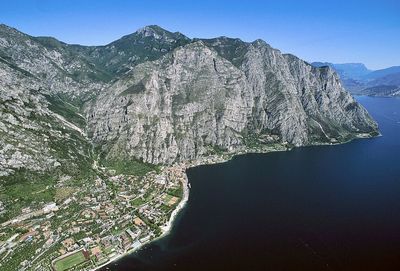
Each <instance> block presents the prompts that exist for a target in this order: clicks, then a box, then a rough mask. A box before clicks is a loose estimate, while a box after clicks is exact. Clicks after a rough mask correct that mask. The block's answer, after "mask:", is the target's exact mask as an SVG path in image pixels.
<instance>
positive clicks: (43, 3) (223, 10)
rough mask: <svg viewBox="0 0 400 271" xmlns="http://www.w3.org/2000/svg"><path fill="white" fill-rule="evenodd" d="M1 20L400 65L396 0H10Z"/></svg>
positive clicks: (71, 37) (62, 33) (78, 37)
mask: <svg viewBox="0 0 400 271" xmlns="http://www.w3.org/2000/svg"><path fill="white" fill-rule="evenodd" d="M0 22H1V23H5V24H7V25H10V26H13V27H15V28H17V29H19V30H21V31H23V32H25V33H28V34H30V35H34V36H53V37H56V38H58V39H60V40H62V41H65V42H68V43H79V44H85V45H101V44H107V43H109V42H111V41H113V40H115V39H118V38H120V37H121V36H123V35H126V34H129V33H132V32H134V31H135V30H137V29H138V28H140V27H142V26H145V25H150V24H157V25H160V26H161V27H163V28H166V29H168V30H170V31H180V32H182V33H183V34H185V35H187V36H189V37H202V38H208V37H216V36H230V37H238V38H241V39H243V40H245V41H252V40H255V39H257V38H261V39H263V40H265V41H266V42H268V43H269V44H271V45H272V46H273V47H275V48H278V49H280V50H281V51H282V52H285V53H292V54H295V55H297V56H299V57H301V58H302V59H304V60H307V61H329V62H334V63H343V62H362V63H365V64H366V65H367V67H369V68H371V69H379V68H385V67H388V66H394V65H400V1H399V0H376V1H369V0H364V1H354V0H347V1H342V0H332V1H328V0H319V1H311V0H305V1H301V0H299V1H296V0H293V1H284V0H281V1H278V0H273V1H270V0H264V1H257V0H254V1H245V0H241V1H236V0H229V1H228V0H221V1H217V0H214V1H211V0H201V1H190V0H186V1H184V0H174V1H168V0H164V1H158V0H157V1H150V0H148V1H145V0H143V1H127V0H126V1H123V0H109V1H102V0H80V1H79V0H64V1H61V0H29V1H28V0H26V1H23V0H9V1H2V3H1V11H0Z"/></svg>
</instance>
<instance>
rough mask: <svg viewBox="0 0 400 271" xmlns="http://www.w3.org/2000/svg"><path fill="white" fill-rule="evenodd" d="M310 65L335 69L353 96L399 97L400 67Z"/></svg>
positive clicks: (360, 64)
mask: <svg viewBox="0 0 400 271" xmlns="http://www.w3.org/2000/svg"><path fill="white" fill-rule="evenodd" d="M312 65H313V66H315V67H323V66H329V67H331V68H333V69H335V70H336V72H337V73H338V74H339V76H340V79H341V80H342V82H343V85H344V87H345V88H346V89H347V90H348V91H350V92H351V93H353V94H364V95H370V96H400V66H393V67H389V68H386V69H381V70H369V69H368V68H367V67H366V66H365V65H364V64H362V63H344V64H333V63H329V62H313V63H312Z"/></svg>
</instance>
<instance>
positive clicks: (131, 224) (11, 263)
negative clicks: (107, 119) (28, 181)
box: [0, 164, 189, 271]
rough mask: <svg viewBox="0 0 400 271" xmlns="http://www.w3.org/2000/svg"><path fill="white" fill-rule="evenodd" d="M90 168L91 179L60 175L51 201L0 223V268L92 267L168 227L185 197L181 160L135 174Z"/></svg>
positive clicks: (146, 241) (98, 265) (134, 247)
mask: <svg viewBox="0 0 400 271" xmlns="http://www.w3.org/2000/svg"><path fill="white" fill-rule="evenodd" d="M96 169H97V171H98V173H99V174H98V176H97V178H96V179H95V180H94V182H93V183H83V184H82V186H81V188H80V189H72V188H70V187H69V186H68V185H67V184H68V182H69V180H68V179H61V180H60V181H59V182H58V183H57V184H56V186H57V191H60V193H59V195H58V197H57V200H56V201H54V202H38V203H37V204H36V205H34V206H29V207H26V208H23V209H22V210H21V213H20V214H19V215H18V216H16V217H14V218H13V219H11V220H8V221H6V222H3V223H2V224H1V225H0V270H4V271H8V270H10V271H11V270H12V271H15V270H53V271H64V270H94V269H96V268H99V267H100V266H102V265H105V264H107V263H109V262H111V261H113V260H116V259H118V258H119V257H121V256H123V255H125V254H127V253H130V252H132V251H135V250H137V249H138V248H140V247H142V245H143V244H145V243H148V242H149V241H151V240H154V239H155V238H157V237H159V236H161V235H162V234H164V233H166V232H168V231H169V229H170V227H171V223H172V220H173V218H174V216H175V215H176V214H177V212H178V211H179V209H180V208H182V207H183V205H184V203H185V201H186V200H187V199H188V195H189V192H188V186H187V178H186V172H185V171H186V165H184V164H181V165H174V166H171V167H161V168H160V169H159V170H158V171H151V172H148V173H147V174H145V175H144V176H141V177H138V176H133V175H116V174H115V172H113V171H112V170H109V169H106V168H101V167H98V168H96ZM2 210H3V205H2V204H1V203H0V211H2Z"/></svg>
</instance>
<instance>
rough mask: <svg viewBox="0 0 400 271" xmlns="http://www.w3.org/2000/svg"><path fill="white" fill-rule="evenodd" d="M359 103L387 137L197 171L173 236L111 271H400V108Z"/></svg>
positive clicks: (383, 101) (387, 101) (392, 103)
mask: <svg viewBox="0 0 400 271" xmlns="http://www.w3.org/2000/svg"><path fill="white" fill-rule="evenodd" d="M357 99H358V100H359V102H361V103H362V104H363V105H364V106H365V107H366V108H367V109H368V111H369V112H370V113H371V114H372V115H373V117H374V118H375V119H376V120H377V121H378V123H379V126H380V131H381V133H382V135H383V136H381V137H377V138H372V139H362V140H355V141H353V142H351V143H348V144H343V145H337V146H315V147H305V148H296V149H294V150H292V151H288V152H276V153H269V154H250V155H243V156H238V157H236V158H234V159H232V160H231V161H229V162H227V163H223V164H218V165H208V166H200V167H196V168H192V169H190V170H188V177H189V181H190V183H191V187H192V188H191V191H190V198H189V202H188V204H187V206H186V207H185V209H184V210H183V211H182V212H181V213H180V214H179V216H178V218H177V220H176V222H175V223H174V226H173V229H172V232H171V234H170V235H168V236H167V237H165V238H163V239H160V240H158V241H156V242H153V243H151V244H149V245H147V246H145V247H144V248H143V249H141V250H140V251H138V252H136V253H134V254H131V255H129V256H126V257H124V258H122V259H121V260H120V261H118V262H116V263H112V264H110V265H109V266H107V270H108V269H110V270H118V271H125V270H182V271H189V270H205V271H206V270H273V271H279V270H307V271H310V270H313V271H316V270H352V271H353V270H363V271H365V270H379V271H381V270H382V271H388V270H400V162H399V155H400V99H395V98H370V97H357ZM103 270H106V268H104V269H103Z"/></svg>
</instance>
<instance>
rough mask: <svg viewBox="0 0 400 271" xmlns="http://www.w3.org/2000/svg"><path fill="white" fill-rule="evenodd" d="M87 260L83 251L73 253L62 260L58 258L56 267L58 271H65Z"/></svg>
mask: <svg viewBox="0 0 400 271" xmlns="http://www.w3.org/2000/svg"><path fill="white" fill-rule="evenodd" d="M85 261H86V258H85V256H84V255H83V253H82V251H79V252H77V253H74V254H71V255H69V256H67V257H65V258H62V259H61V260H58V261H56V262H55V263H54V269H55V270H56V271H64V270H68V269H70V268H71V267H74V266H76V265H78V264H81V263H83V262H85Z"/></svg>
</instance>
